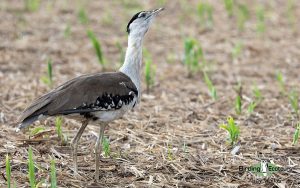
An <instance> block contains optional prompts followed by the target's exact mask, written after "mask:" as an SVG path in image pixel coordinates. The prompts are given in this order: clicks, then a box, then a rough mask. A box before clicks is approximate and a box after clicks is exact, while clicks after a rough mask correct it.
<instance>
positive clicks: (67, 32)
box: [64, 24, 71, 38]
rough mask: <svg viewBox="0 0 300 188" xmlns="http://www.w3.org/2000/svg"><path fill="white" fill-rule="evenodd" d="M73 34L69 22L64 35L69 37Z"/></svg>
mask: <svg viewBox="0 0 300 188" xmlns="http://www.w3.org/2000/svg"><path fill="white" fill-rule="evenodd" d="M70 35H71V25H70V24H67V26H66V28H65V30H64V37H65V38H69V37H70Z"/></svg>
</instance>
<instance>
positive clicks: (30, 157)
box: [28, 146, 36, 188]
mask: <svg viewBox="0 0 300 188" xmlns="http://www.w3.org/2000/svg"><path fill="white" fill-rule="evenodd" d="M28 173H29V174H28V176H29V182H30V187H31V188H36V183H35V172H34V161H33V153H32V149H31V146H29V150H28Z"/></svg>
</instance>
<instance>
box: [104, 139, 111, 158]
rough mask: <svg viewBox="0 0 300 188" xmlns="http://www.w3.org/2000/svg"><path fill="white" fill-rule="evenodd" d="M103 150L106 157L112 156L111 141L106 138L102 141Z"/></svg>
mask: <svg viewBox="0 0 300 188" xmlns="http://www.w3.org/2000/svg"><path fill="white" fill-rule="evenodd" d="M102 149H103V151H104V157H109V156H110V142H109V139H108V138H106V137H104V138H103V140H102Z"/></svg>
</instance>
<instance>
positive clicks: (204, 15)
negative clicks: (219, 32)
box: [197, 2, 213, 28]
mask: <svg viewBox="0 0 300 188" xmlns="http://www.w3.org/2000/svg"><path fill="white" fill-rule="evenodd" d="M197 12H198V16H199V18H200V22H201V24H204V26H205V27H206V28H212V26H213V7H212V6H211V5H210V4H207V3H202V2H200V3H199V4H198V11H197Z"/></svg>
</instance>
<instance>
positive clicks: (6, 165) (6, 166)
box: [5, 155, 11, 188]
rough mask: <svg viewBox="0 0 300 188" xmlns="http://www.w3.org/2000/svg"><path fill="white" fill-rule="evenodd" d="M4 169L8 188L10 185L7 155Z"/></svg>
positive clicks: (9, 167) (9, 166)
mask: <svg viewBox="0 0 300 188" xmlns="http://www.w3.org/2000/svg"><path fill="white" fill-rule="evenodd" d="M5 168H6V181H7V187H8V188H10V185H11V165H10V160H9V156H8V155H6V160H5Z"/></svg>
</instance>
